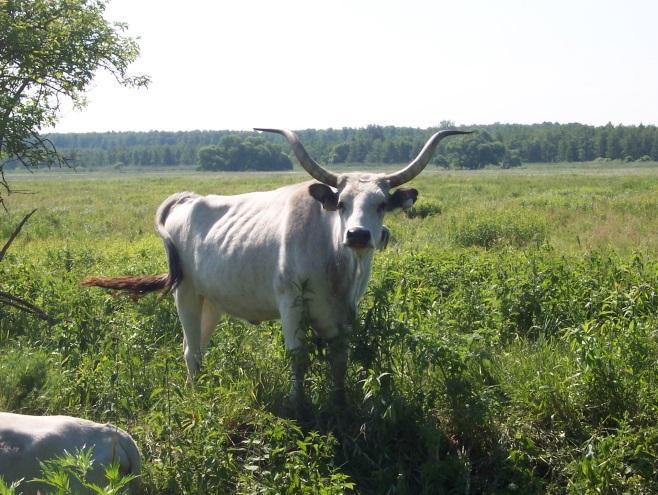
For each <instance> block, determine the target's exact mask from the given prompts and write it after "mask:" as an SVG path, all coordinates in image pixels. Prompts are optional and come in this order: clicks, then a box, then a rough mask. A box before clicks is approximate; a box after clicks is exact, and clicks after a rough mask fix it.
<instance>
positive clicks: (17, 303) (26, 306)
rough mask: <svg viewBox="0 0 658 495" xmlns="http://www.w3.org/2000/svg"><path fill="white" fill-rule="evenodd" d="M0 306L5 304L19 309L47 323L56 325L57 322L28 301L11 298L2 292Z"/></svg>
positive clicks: (0, 291)
mask: <svg viewBox="0 0 658 495" xmlns="http://www.w3.org/2000/svg"><path fill="white" fill-rule="evenodd" d="M0 304H7V305H8V306H11V307H13V308H16V309H19V310H21V311H24V312H26V313H30V314H32V315H34V316H38V317H39V318H41V319H42V320H45V321H47V322H48V323H57V322H58V321H59V320H58V319H57V318H53V317H52V316H50V315H49V314H48V313H46V312H45V311H44V310H43V309H41V308H40V307H39V306H37V305H36V304H33V303H31V302H30V301H26V300H25V299H23V298H21V297H17V296H13V295H11V294H9V293H8V292H5V291H3V290H0Z"/></svg>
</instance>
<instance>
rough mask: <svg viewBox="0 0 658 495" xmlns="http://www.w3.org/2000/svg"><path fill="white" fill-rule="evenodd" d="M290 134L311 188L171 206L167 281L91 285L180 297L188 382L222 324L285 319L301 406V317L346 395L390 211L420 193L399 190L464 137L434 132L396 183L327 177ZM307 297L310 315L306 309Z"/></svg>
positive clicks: (165, 233) (166, 228)
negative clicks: (358, 323)
mask: <svg viewBox="0 0 658 495" xmlns="http://www.w3.org/2000/svg"><path fill="white" fill-rule="evenodd" d="M256 130H260V131H267V132H275V133H278V134H281V135H282V136H284V137H285V138H286V139H287V140H288V142H289V144H290V145H291V147H292V149H293V151H294V153H295V156H296V157H297V159H298V160H299V162H300V163H301V165H302V166H303V167H304V169H305V170H306V171H307V172H308V173H309V174H310V175H311V176H312V177H313V178H314V179H315V181H311V182H304V183H301V184H295V185H292V186H287V187H282V188H279V189H276V190H273V191H268V192H253V193H247V194H239V195H233V196H218V195H209V196H199V195H197V194H194V193H191V192H183V193H177V194H174V195H173V196H170V197H169V198H167V199H166V200H165V201H164V203H162V205H161V206H160V208H159V209H158V212H157V214H156V229H157V231H158V233H159V234H160V236H161V237H162V239H163V241H164V245H165V250H166V253H167V258H168V264H169V273H167V274H163V275H157V276H143V277H115V278H98V277H97V278H90V279H87V280H85V281H84V282H83V283H84V284H86V285H95V286H99V287H105V288H110V289H119V290H124V291H127V292H130V293H132V294H134V295H140V294H143V293H146V292H149V291H154V290H164V291H168V290H173V293H174V297H175V300H176V307H177V309H178V315H179V318H180V321H181V323H182V325H183V330H184V354H185V361H186V364H187V370H188V375H189V378H190V380H191V379H192V378H193V377H194V375H195V374H196V373H197V372H198V370H199V367H200V364H201V356H202V354H203V352H204V350H205V348H206V346H207V345H208V342H209V340H210V337H211V335H212V333H213V330H214V328H215V326H216V324H217V321H218V318H219V317H220V315H221V314H223V313H226V314H229V315H232V316H236V317H238V318H242V319H245V320H247V321H250V322H259V321H263V320H272V319H279V318H280V319H281V321H282V324H283V335H284V341H285V346H286V350H287V351H288V352H289V353H290V355H291V357H292V363H293V373H292V375H293V378H292V395H293V398H294V399H295V401H296V403H297V404H301V403H302V402H303V401H304V388H303V381H304V375H305V372H306V369H307V367H308V356H307V348H306V344H305V342H306V338H305V336H304V335H303V334H302V332H300V327H301V325H302V319H303V317H304V311H306V316H307V317H308V319H309V320H310V321H309V323H310V325H311V327H312V329H313V331H314V332H315V334H316V336H317V337H319V338H321V339H323V340H324V341H325V342H327V343H328V356H329V361H330V366H331V372H332V376H333V380H334V386H335V390H336V393H337V396H338V397H339V398H341V397H342V390H343V387H344V378H345V371H346V367H347V355H348V347H347V339H346V338H345V337H346V336H347V335H348V334H349V333H350V331H351V326H352V322H353V320H354V318H355V316H356V313H357V305H358V303H359V300H360V299H361V297H362V296H363V294H364V292H365V290H366V287H367V284H368V280H369V278H370V269H371V265H372V259H373V254H374V251H375V248H377V247H381V246H383V245H384V244H385V243H386V241H387V240H388V230H387V229H386V227H384V225H383V220H384V215H385V214H386V212H388V211H391V210H394V209H396V208H409V207H410V206H411V205H413V203H414V202H415V201H416V198H417V196H418V191H416V189H408V188H398V189H395V190H393V188H396V187H398V186H400V185H402V184H404V183H406V182H408V181H410V180H411V179H413V178H414V177H416V176H417V175H418V174H419V173H420V172H421V171H422V170H423V169H424V168H425V166H426V165H427V163H428V161H429V160H430V158H431V157H432V154H433V153H434V150H435V149H436V146H437V145H438V144H439V142H440V141H441V140H442V139H443V138H445V137H447V136H451V135H455V134H467V132H464V131H456V130H445V131H440V132H437V133H436V134H434V135H433V136H432V137H431V138H430V139H429V140H428V141H427V143H426V144H425V146H424V147H423V149H422V150H421V152H420V153H419V155H418V156H417V157H416V158H415V159H414V160H413V161H412V162H411V163H410V164H409V165H407V166H406V167H405V168H403V169H402V170H400V171H397V172H395V173H389V174H384V173H379V174H378V173H361V172H353V173H343V174H336V173H333V172H330V171H328V170H326V169H325V168H323V167H322V166H320V165H319V164H318V163H317V162H315V161H314V160H313V159H312V158H311V157H310V156H309V155H308V153H307V152H306V150H305V149H304V147H303V146H302V144H301V142H300V141H299V139H298V137H297V136H296V134H295V133H293V132H292V131H289V130H285V129H256ZM302 286H304V287H306V288H307V289H308V291H307V293H306V294H305V299H306V300H307V301H308V304H307V307H306V308H303V307H302V305H300V304H299V301H300V295H301V294H300V287H302Z"/></svg>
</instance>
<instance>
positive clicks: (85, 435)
mask: <svg viewBox="0 0 658 495" xmlns="http://www.w3.org/2000/svg"><path fill="white" fill-rule="evenodd" d="M83 448H93V455H92V457H93V459H94V462H93V468H92V470H91V471H90V472H89V473H88V476H87V480H88V481H91V482H92V483H95V484H97V485H100V486H105V485H106V484H107V480H106V478H105V475H104V473H105V467H106V466H109V465H110V464H111V463H112V462H113V461H115V460H116V461H118V462H119V470H120V472H121V474H122V475H124V476H125V475H128V474H134V475H136V476H137V475H139V474H140V471H141V460H140V454H139V450H138V448H137V445H135V442H134V440H133V439H132V438H131V436H130V435H129V434H128V433H126V432H125V431H123V430H121V429H119V428H117V427H115V426H112V425H109V424H100V423H94V422H93V421H87V420H85V419H79V418H73V417H71V416H27V415H23V414H12V413H1V412H0V476H2V477H3V478H4V480H5V482H7V483H9V484H11V483H12V482H14V481H18V480H20V479H23V480H24V482H23V483H21V485H20V486H19V488H18V491H17V493H23V494H24V495H30V494H37V493H39V491H41V493H46V492H47V491H48V490H47V489H45V487H44V486H43V485H42V484H40V483H28V481H29V480H31V479H34V478H39V477H41V469H40V466H39V461H46V460H49V459H52V458H54V457H60V456H62V455H63V454H64V451H65V450H66V451H67V452H69V453H71V454H75V453H76V452H77V451H79V450H81V449H83ZM72 486H74V485H72ZM44 489H45V491H44ZM138 491H139V482H138V480H133V481H132V482H131V485H130V493H137V492H138Z"/></svg>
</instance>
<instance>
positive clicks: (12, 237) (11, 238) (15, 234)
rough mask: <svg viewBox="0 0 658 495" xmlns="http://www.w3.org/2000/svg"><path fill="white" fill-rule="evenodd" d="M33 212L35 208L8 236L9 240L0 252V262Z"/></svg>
mask: <svg viewBox="0 0 658 495" xmlns="http://www.w3.org/2000/svg"><path fill="white" fill-rule="evenodd" d="M35 211H37V209H36V208H35V209H34V210H32V211H31V212H30V213H28V214H27V215H25V218H23V220H21V223H19V224H18V227H16V229H14V231H13V232H12V234H11V235H10V236H9V240H8V241H7V242H6V243H5V245H4V247H3V248H2V250H0V262H1V261H2V259H3V258H4V257H5V253H6V252H7V250H8V249H9V246H11V243H12V242H14V239H16V236H18V234H19V233H20V231H21V229H22V228H23V225H25V222H27V221H28V220H29V219H30V217H31V216H32V215H33V214H34V212H35Z"/></svg>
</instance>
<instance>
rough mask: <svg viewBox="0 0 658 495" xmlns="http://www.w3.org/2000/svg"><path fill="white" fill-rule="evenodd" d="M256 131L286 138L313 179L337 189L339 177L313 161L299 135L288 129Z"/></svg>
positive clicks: (256, 129) (255, 129) (257, 129)
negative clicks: (273, 133)
mask: <svg viewBox="0 0 658 495" xmlns="http://www.w3.org/2000/svg"><path fill="white" fill-rule="evenodd" d="M254 131H261V132H276V133H277V134H281V135H282V136H283V137H285V138H286V139H287V140H288V142H289V143H290V146H291V147H292V151H293V152H294V153H295V156H296V157H297V160H299V163H300V164H301V165H302V167H304V169H305V170H306V171H307V172H308V173H309V174H311V177H313V178H314V179H316V180H319V181H320V182H323V183H324V184H327V185H328V186H331V187H336V186H337V184H338V175H336V174H334V173H333V172H329V171H328V170H326V169H325V168H323V167H322V166H321V165H320V164H319V163H318V162H316V161H315V160H313V158H311V157H310V156H309V154H308V153H307V152H306V150H305V149H304V146H302V143H301V142H300V140H299V138H298V137H297V134H295V133H294V132H292V131H289V130H288V129H261V128H254Z"/></svg>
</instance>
